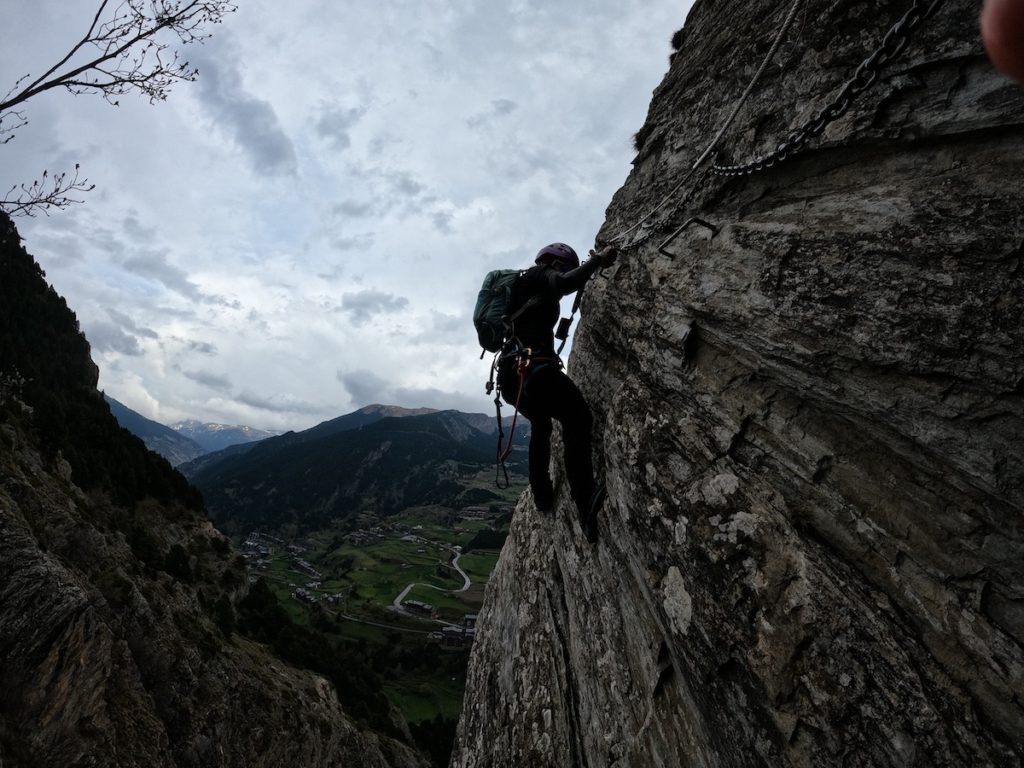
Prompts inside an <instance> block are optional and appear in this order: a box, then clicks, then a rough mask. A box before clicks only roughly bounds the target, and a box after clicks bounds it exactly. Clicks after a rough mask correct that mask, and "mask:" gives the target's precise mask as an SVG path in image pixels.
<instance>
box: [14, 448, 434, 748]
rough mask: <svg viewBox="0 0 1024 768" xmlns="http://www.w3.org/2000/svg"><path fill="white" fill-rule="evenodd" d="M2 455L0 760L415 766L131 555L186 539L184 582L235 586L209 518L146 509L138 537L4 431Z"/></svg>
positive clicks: (319, 686) (308, 680)
mask: <svg viewBox="0 0 1024 768" xmlns="http://www.w3.org/2000/svg"><path fill="white" fill-rule="evenodd" d="M0 461H2V462H3V468H4V472H3V475H4V480H3V486H2V487H0V606H2V609H0V613H2V621H0V659H2V664H3V668H2V675H0V678H2V680H3V684H4V696H3V702H2V704H0V765H3V766H4V768H36V766H38V767H39V768H42V767H43V766H58V765H59V766H86V765H88V766H118V768H128V767H129V766H141V767H144V768H154V767H156V766H160V767H161V768H163V767H164V766H166V767H167V768H171V767H172V766H174V767H175V768H180V767H182V766H196V767H197V768H198V767H199V766H239V767H241V766H268V767H269V766H280V765H301V766H334V765H340V764H357V765H367V766H381V767H382V768H383V766H410V767H411V766H420V765H422V761H421V760H420V759H419V758H417V757H416V756H415V755H414V754H413V753H412V752H411V751H410V750H409V749H408V748H407V747H404V746H403V745H401V744H399V743H397V742H395V741H393V740H391V739H389V738H385V737H381V736H378V735H376V734H374V733H372V732H370V731H367V730H366V729H365V728H361V727H359V726H357V725H356V724H355V723H353V722H352V721H351V720H350V719H349V718H348V717H347V716H346V715H345V713H344V712H343V711H342V709H341V706H340V704H339V703H338V698H337V695H336V694H335V693H334V690H333V688H332V687H331V686H330V684H329V683H328V682H327V681H326V680H324V679H323V678H321V677H319V676H317V675H314V674H312V673H309V672H303V671H299V670H296V669H294V668H292V667H290V666H288V665H287V664H285V663H283V662H281V661H279V660H278V659H276V658H274V657H273V656H270V655H269V654H268V653H267V651H266V650H265V649H264V648H262V647H261V646H258V645H256V644H255V643H251V642H249V641H247V640H245V639H244V638H242V637H240V636H238V635H235V636H234V637H232V638H230V639H226V638H225V637H224V636H223V635H222V633H221V630H220V628H219V627H218V626H217V624H216V623H215V622H214V621H213V620H211V618H210V616H209V615H208V611H206V610H204V609H203V607H202V606H201V604H200V597H199V595H198V594H197V592H198V590H197V589H196V588H195V587H194V586H193V585H191V584H187V583H182V581H181V580H180V579H178V578H174V577H172V576H171V575H170V574H168V573H166V572H163V571H159V570H155V569H153V568H147V567H146V566H145V565H144V564H143V562H140V559H139V556H138V555H137V554H136V551H138V552H139V553H143V554H144V553H145V551H146V549H147V548H148V549H149V550H150V551H152V552H153V553H157V552H162V551H163V550H164V549H165V548H166V547H168V546H173V544H175V543H177V544H181V543H182V542H184V543H185V544H186V545H187V551H188V552H189V553H190V558H189V559H190V560H191V564H190V568H191V570H192V571H193V572H195V573H196V574H197V577H198V575H199V574H205V576H204V578H205V579H207V580H211V581H212V580H214V578H216V579H217V580H218V581H221V582H224V583H230V581H231V580H232V578H233V579H235V580H236V582H235V583H244V573H239V572H237V567H236V566H233V564H232V562H231V561H230V560H226V559H225V558H224V557H223V555H219V554H218V553H219V552H220V551H228V549H229V548H228V546H227V542H226V541H225V540H223V538H222V537H221V535H220V534H219V533H217V532H216V531H215V530H214V529H213V526H212V525H210V524H209V523H208V522H204V521H202V520H201V519H200V518H199V516H196V515H190V514H188V513H187V511H185V510H182V509H173V508H171V509H168V508H165V507H158V506H155V505H152V506H143V507H142V508H140V509H138V510H136V512H135V519H136V522H137V524H138V525H140V526H143V527H144V529H145V530H146V531H148V532H149V536H151V538H150V539H144V540H141V541H146V542H148V543H147V544H143V543H141V541H140V540H133V541H131V542H129V541H127V540H126V537H125V536H123V535H120V534H119V533H118V532H117V530H116V529H117V528H118V527H119V526H118V521H117V517H118V516H119V514H124V513H123V511H120V510H118V509H117V508H116V507H113V506H111V505H109V504H107V503H104V502H102V501H96V500H90V499H89V498H88V497H86V496H85V495H83V494H81V493H80V492H76V490H75V489H74V487H73V486H70V485H69V483H68V482H67V478H62V477H60V476H59V475H55V474H53V473H51V472H50V471H49V470H48V469H47V468H46V466H45V464H44V462H43V461H41V459H40V456H39V454H38V453H36V452H35V451H34V450H33V449H32V448H30V447H29V446H27V445H24V444H23V443H22V439H21V437H20V436H19V435H18V433H17V432H16V431H15V430H12V429H10V428H7V429H4V430H3V432H2V434H0ZM168 516H177V517H178V518H179V519H178V520H174V521H169V520H168V519H167V517H168ZM132 544H134V545H135V546H134V547H133V546H132ZM218 544H220V545H221V546H220V547H218V546H217V545H218Z"/></svg>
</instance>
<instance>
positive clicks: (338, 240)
mask: <svg viewBox="0 0 1024 768" xmlns="http://www.w3.org/2000/svg"><path fill="white" fill-rule="evenodd" d="M374 238H375V236H374V234H373V232H364V233H363V234H361V235H353V236H352V237H332V238H331V239H330V243H331V247H332V248H334V249H335V250H336V251H343V252H344V251H358V250H360V249H366V248H369V247H370V246H372V245H373V241H374Z"/></svg>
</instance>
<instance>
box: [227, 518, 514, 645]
mask: <svg viewBox="0 0 1024 768" xmlns="http://www.w3.org/2000/svg"><path fill="white" fill-rule="evenodd" d="M512 512H513V507H512V506H511V505H510V504H501V505H490V506H479V505H477V506H467V507H465V508H463V509H460V510H457V511H452V510H438V509H420V510H410V511H407V512H405V513H402V514H400V515H396V516H393V517H390V518H385V519H379V518H377V517H376V516H375V515H372V514H370V513H365V514H363V515H361V516H360V518H359V520H358V522H357V525H356V526H355V527H351V529H350V530H347V531H344V532H342V531H336V532H335V531H332V532H320V533H311V534H307V535H304V536H300V537H292V538H290V539H286V538H285V537H284V535H283V534H282V533H281V532H273V533H272V532H267V531H259V530H256V531H251V532H250V533H249V534H248V535H247V536H245V538H244V539H243V540H242V541H241V542H240V550H241V552H242V556H243V557H244V558H245V560H246V562H247V565H248V570H249V579H250V581H255V580H256V579H258V578H260V577H262V578H264V579H265V580H266V582H267V584H268V586H270V588H271V589H272V590H273V591H274V592H275V593H276V594H277V595H278V598H279V599H280V600H281V601H282V603H284V604H285V605H286V606H288V609H289V612H290V613H292V615H293V616H294V617H295V618H298V619H299V620H303V619H305V620H310V619H311V618H312V617H314V616H319V617H320V619H321V620H322V619H323V618H324V617H327V618H329V619H330V620H332V621H333V622H334V626H336V627H338V631H339V633H340V634H342V635H346V634H348V635H355V636H359V637H364V638H365V637H366V635H367V632H369V633H370V634H371V636H372V631H373V630H375V629H376V630H378V631H379V632H385V633H389V634H393V633H401V634H404V635H409V634H414V635H419V636H421V637H423V638H425V639H426V640H428V641H430V643H431V644H434V645H435V646H436V647H437V648H438V649H439V650H444V651H451V650H455V651H458V650H462V649H467V648H468V647H470V646H471V644H472V642H473V638H474V635H475V632H476V622H477V616H478V612H479V608H480V606H481V605H482V603H483V592H484V587H485V586H486V583H487V579H488V578H489V576H490V573H491V571H492V570H493V568H494V565H495V564H496V563H497V559H498V553H499V551H500V549H501V544H502V543H503V541H504V536H505V534H504V532H503V530H507V526H508V521H510V520H511V516H512Z"/></svg>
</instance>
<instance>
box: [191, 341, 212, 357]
mask: <svg viewBox="0 0 1024 768" xmlns="http://www.w3.org/2000/svg"><path fill="white" fill-rule="evenodd" d="M185 344H187V345H188V348H189V350H190V351H192V352H198V353H199V354H200V355H216V354H217V347H216V346H214V345H213V344H210V343H209V342H207V341H194V340H192V339H188V340H187V341H186V342H185Z"/></svg>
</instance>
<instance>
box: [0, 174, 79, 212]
mask: <svg viewBox="0 0 1024 768" xmlns="http://www.w3.org/2000/svg"><path fill="white" fill-rule="evenodd" d="M19 188H20V189H21V193H20V194H18V195H17V197H11V195H12V194H14V193H15V192H16V191H17V190H18V189H19ZM95 188H96V185H95V184H90V183H89V180H88V179H84V178H80V176H79V168H78V163H75V175H74V176H71V177H69V176H68V174H67V172H66V171H65V172H63V173H58V174H57V175H56V176H50V174H49V171H43V175H42V178H39V179H36V180H35V181H33V182H32V183H31V184H15V185H14V186H13V187H11V188H10V189H9V190H8V191H7V196H6V197H5V198H4V199H3V200H0V210H3V211H5V212H6V213H7V214H8V215H10V216H33V217H34V216H35V215H36V214H37V213H38V212H40V211H42V212H43V213H45V214H46V215H49V213H50V212H49V209H50V208H67V207H68V206H69V205H71V204H72V203H80V202H82V201H81V200H75V199H73V198H72V197H70V195H71V194H73V193H75V192H91V191H92V190H93V189H95Z"/></svg>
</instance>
